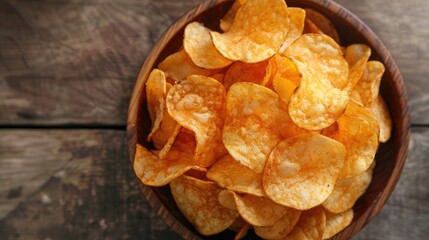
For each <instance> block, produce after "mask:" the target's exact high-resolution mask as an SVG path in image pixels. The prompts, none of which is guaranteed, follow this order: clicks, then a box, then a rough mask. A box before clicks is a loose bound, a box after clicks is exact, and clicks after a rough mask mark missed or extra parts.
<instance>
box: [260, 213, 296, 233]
mask: <svg viewBox="0 0 429 240" xmlns="http://www.w3.org/2000/svg"><path fill="white" fill-rule="evenodd" d="M300 216H301V211H299V210H296V209H293V208H288V210H287V212H286V214H285V215H284V216H283V217H282V218H280V219H279V220H278V221H277V222H276V223H275V224H274V225H273V226H268V227H255V233H256V235H258V236H259V237H261V238H263V239H283V238H285V237H286V236H287V235H288V234H289V233H290V232H291V231H292V229H293V228H294V226H295V224H296V223H297V222H298V220H299V217H300Z"/></svg>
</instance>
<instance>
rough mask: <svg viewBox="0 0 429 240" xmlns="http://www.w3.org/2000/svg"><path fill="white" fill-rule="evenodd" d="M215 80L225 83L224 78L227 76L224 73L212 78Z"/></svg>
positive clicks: (214, 75)
mask: <svg viewBox="0 0 429 240" xmlns="http://www.w3.org/2000/svg"><path fill="white" fill-rule="evenodd" d="M210 77H211V78H213V79H216V80H217V81H218V82H220V83H223V78H224V77H225V75H224V74H223V73H216V74H213V75H211V76H210Z"/></svg>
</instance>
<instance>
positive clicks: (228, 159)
mask: <svg viewBox="0 0 429 240" xmlns="http://www.w3.org/2000/svg"><path fill="white" fill-rule="evenodd" d="M207 178H209V179H210V180H213V181H214V182H216V183H218V184H219V185H220V186H221V187H224V188H227V189H229V190H232V191H237V192H242V193H248V194H252V195H256V196H264V191H263V189H262V174H260V173H256V172H254V171H253V170H252V169H250V168H248V167H246V166H244V165H242V164H240V163H239V162H238V161H236V160H235V159H234V158H232V156H231V155H229V154H227V155H225V156H223V157H222V158H220V159H219V160H218V161H217V162H216V163H215V164H214V165H213V166H211V168H210V169H209V171H208V172H207Z"/></svg>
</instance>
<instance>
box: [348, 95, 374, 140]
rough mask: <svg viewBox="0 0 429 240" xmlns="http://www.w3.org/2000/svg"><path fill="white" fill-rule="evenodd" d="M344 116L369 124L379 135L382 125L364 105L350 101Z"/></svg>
mask: <svg viewBox="0 0 429 240" xmlns="http://www.w3.org/2000/svg"><path fill="white" fill-rule="evenodd" d="M344 114H346V115H347V116H350V117H354V118H359V119H362V120H365V121H367V122H368V124H369V125H370V127H371V129H372V130H373V131H374V132H376V133H377V132H379V131H380V124H379V123H378V120H377V118H376V117H375V115H374V114H373V113H372V112H371V111H370V110H369V109H368V108H366V107H364V106H363V105H362V104H360V103H358V102H356V101H354V100H353V99H351V100H350V101H349V104H348V105H347V108H346V111H344Z"/></svg>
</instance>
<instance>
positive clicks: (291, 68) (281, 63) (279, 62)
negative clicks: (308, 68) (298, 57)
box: [267, 54, 301, 87]
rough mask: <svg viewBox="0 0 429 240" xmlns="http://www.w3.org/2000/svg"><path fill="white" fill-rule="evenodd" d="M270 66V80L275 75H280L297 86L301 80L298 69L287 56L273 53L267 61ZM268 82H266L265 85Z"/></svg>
mask: <svg viewBox="0 0 429 240" xmlns="http://www.w3.org/2000/svg"><path fill="white" fill-rule="evenodd" d="M270 66H272V69H275V70H274V71H273V74H272V75H273V76H272V79H271V81H273V80H274V78H275V77H282V78H286V79H288V80H290V81H292V82H293V83H294V84H295V86H298V85H299V83H300V81H301V76H300V73H299V71H298V69H297V68H296V66H295V63H293V62H292V61H291V60H290V59H289V58H287V57H284V56H281V55H279V54H276V55H274V57H272V58H271V59H270V61H269V63H268V67H270ZM269 85H270V84H267V87H270V86H269Z"/></svg>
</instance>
